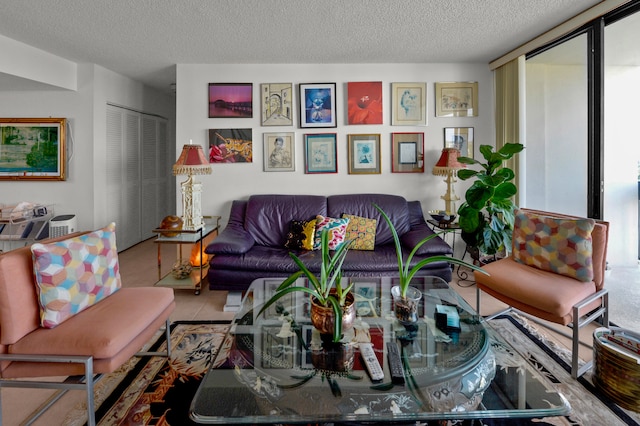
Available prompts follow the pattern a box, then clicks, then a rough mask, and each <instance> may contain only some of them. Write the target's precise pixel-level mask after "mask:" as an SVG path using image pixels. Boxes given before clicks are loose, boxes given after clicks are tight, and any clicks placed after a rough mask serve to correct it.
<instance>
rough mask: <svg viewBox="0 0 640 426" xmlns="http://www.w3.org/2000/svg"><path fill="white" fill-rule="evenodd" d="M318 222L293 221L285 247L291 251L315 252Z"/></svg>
mask: <svg viewBox="0 0 640 426" xmlns="http://www.w3.org/2000/svg"><path fill="white" fill-rule="evenodd" d="M315 234H316V220H315V219H313V220H309V221H306V220H292V221H291V223H289V232H288V233H287V241H286V242H285V243H284V246H285V247H286V248H288V249H289V250H313V237H314V236H315Z"/></svg>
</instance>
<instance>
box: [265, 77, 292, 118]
mask: <svg viewBox="0 0 640 426" xmlns="http://www.w3.org/2000/svg"><path fill="white" fill-rule="evenodd" d="M260 99H261V103H262V125H263V126H293V84H292V83H263V84H261V85H260Z"/></svg>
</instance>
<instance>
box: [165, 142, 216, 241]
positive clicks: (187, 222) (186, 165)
mask: <svg viewBox="0 0 640 426" xmlns="http://www.w3.org/2000/svg"><path fill="white" fill-rule="evenodd" d="M208 174H211V165H210V164H209V162H208V161H207V157H206V156H205V155H204V150H203V149H202V146H200V145H192V144H191V143H189V145H185V146H183V147H182V152H181V153H180V157H179V158H178V160H177V161H176V163H175V164H174V165H173V175H174V176H178V175H187V176H189V177H188V179H187V180H185V181H184V182H182V184H181V187H182V221H183V225H182V229H187V230H198V229H200V228H202V227H203V226H204V221H203V220H202V208H201V198H202V184H201V183H200V182H196V181H195V180H194V179H193V175H208Z"/></svg>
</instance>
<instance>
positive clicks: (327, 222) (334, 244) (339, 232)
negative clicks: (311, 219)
mask: <svg viewBox="0 0 640 426" xmlns="http://www.w3.org/2000/svg"><path fill="white" fill-rule="evenodd" d="M347 225H349V219H347V218H341V219H335V218H331V217H324V216H322V215H317V216H316V235H315V237H314V239H313V249H314V250H320V245H321V244H322V231H324V230H325V229H326V230H328V231H329V250H336V249H337V248H338V247H340V245H341V244H342V243H344V242H345V235H346V233H347Z"/></svg>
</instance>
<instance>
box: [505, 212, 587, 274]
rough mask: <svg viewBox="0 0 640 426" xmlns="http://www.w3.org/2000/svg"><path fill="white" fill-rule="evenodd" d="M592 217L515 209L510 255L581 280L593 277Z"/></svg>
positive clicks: (519, 260) (529, 264)
mask: <svg viewBox="0 0 640 426" xmlns="http://www.w3.org/2000/svg"><path fill="white" fill-rule="evenodd" d="M594 226H595V221H594V220H593V219H573V218H572V219H567V218H557V217H550V216H544V215H540V214H537V213H533V212H525V211H521V210H520V211H518V212H517V213H516V217H515V224H514V231H513V250H512V256H513V259H514V260H515V261H517V262H519V263H522V264H524V265H527V266H533V267H535V268H538V269H540V270H543V271H549V272H553V273H556V274H560V275H565V276H567V277H570V278H574V279H576V280H579V281H582V282H590V281H593V278H594V276H593V261H592V255H593V246H592V237H591V233H592V231H593V229H594Z"/></svg>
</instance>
